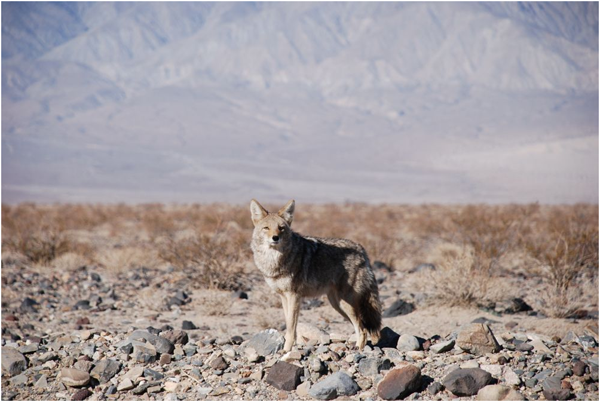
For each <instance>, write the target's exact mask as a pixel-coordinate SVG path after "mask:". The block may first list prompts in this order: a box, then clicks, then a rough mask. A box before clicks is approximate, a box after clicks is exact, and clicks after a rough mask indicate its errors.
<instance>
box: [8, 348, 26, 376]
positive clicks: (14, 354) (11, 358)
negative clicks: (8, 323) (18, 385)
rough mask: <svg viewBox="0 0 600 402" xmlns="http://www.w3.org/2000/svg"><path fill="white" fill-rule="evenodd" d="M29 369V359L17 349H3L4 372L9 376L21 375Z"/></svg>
mask: <svg viewBox="0 0 600 402" xmlns="http://www.w3.org/2000/svg"><path fill="white" fill-rule="evenodd" d="M25 369H27V359H26V358H25V356H23V355H22V354H21V353H20V352H19V351H18V350H17V349H15V348H9V347H4V348H2V371H3V372H5V373H8V375H11V376H13V375H17V374H21V373H22V372H23V371H25Z"/></svg>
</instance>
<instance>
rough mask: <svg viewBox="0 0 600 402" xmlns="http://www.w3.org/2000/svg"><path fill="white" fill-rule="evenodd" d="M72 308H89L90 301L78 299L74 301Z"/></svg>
mask: <svg viewBox="0 0 600 402" xmlns="http://www.w3.org/2000/svg"><path fill="white" fill-rule="evenodd" d="M73 308H74V309H75V310H89V309H90V308H91V306H90V301H89V300H79V301H78V302H77V303H75V306H73Z"/></svg>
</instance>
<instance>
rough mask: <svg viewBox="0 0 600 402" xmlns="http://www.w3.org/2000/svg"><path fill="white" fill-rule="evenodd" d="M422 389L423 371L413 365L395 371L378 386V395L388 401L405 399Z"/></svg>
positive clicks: (388, 374) (387, 375)
mask: <svg viewBox="0 0 600 402" xmlns="http://www.w3.org/2000/svg"><path fill="white" fill-rule="evenodd" d="M420 387H421V370H419V368H418V367H416V366H413V365H408V366H404V367H401V368H397V369H393V370H391V371H390V372H389V373H387V374H386V376H385V377H384V379H383V380H382V381H381V382H380V383H379V385H377V395H379V397H380V398H381V399H385V400H388V401H392V400H396V399H404V398H406V397H407V396H409V395H410V394H412V393H413V392H416V391H418V390H419V389H420Z"/></svg>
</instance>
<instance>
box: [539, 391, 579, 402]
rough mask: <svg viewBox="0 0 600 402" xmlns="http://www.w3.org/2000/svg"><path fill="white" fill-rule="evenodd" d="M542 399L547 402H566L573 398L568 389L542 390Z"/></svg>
mask: <svg viewBox="0 0 600 402" xmlns="http://www.w3.org/2000/svg"><path fill="white" fill-rule="evenodd" d="M543 393H544V397H545V398H546V400H548V401H568V400H569V399H571V397H572V396H573V395H572V394H571V391H570V390H568V389H560V388H559V389H554V388H553V389H544V392H543Z"/></svg>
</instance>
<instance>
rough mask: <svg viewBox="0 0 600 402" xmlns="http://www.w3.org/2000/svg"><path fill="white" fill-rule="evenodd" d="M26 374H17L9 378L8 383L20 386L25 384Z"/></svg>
mask: <svg viewBox="0 0 600 402" xmlns="http://www.w3.org/2000/svg"><path fill="white" fill-rule="evenodd" d="M27 380H28V378H27V376H26V375H25V374H19V375H16V376H14V377H12V378H11V379H10V385H12V386H21V385H27Z"/></svg>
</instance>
